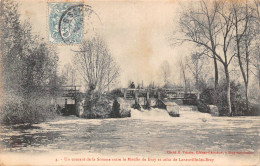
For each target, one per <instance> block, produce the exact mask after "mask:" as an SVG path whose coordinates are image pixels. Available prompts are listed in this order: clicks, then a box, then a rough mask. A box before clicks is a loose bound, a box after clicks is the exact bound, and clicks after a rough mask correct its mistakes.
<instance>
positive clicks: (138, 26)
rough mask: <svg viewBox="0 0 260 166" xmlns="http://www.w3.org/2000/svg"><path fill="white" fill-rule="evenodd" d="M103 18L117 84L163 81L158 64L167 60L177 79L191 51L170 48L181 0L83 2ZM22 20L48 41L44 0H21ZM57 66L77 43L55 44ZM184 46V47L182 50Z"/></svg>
mask: <svg viewBox="0 0 260 166" xmlns="http://www.w3.org/2000/svg"><path fill="white" fill-rule="evenodd" d="M85 3H86V4H88V5H90V6H91V7H92V9H93V10H94V11H95V12H96V13H97V15H98V16H99V18H100V19H101V21H102V32H101V33H102V34H103V36H104V39H105V41H106V42H107V45H108V47H109V49H110V51H111V54H112V56H113V57H114V58H115V60H116V61H117V63H118V64H119V66H120V73H121V75H120V85H122V86H126V85H127V84H128V82H129V81H130V80H132V81H135V82H136V83H138V82H139V83H141V82H142V80H143V82H144V84H145V85H147V84H149V83H151V82H152V81H155V83H162V77H161V76H160V74H159V66H160V65H161V63H162V62H163V61H165V60H167V61H168V62H169V63H170V65H171V69H172V76H171V79H172V80H173V81H175V82H176V80H177V79H178V77H179V75H180V74H178V73H179V72H178V71H177V70H178V67H177V66H178V64H177V62H178V60H179V59H180V57H181V56H184V55H188V54H189V53H190V52H191V49H190V48H189V47H174V48H173V47H172V46H171V45H170V43H169V37H170V35H171V34H172V32H173V30H174V28H175V27H176V26H177V21H178V9H180V2H177V1H160V2H152V1H150V2H140V1H139V2H137V1H131V2H130V1H129V2H120V1H118V2H115V1H114V2H109V1H103V2H100V1H99V2H97V1H96V2H94V1H86V2H85ZM20 13H21V16H22V19H24V20H25V19H30V22H31V24H32V28H33V32H34V33H37V34H40V36H42V37H44V38H45V40H46V41H47V39H48V38H47V35H48V19H47V18H48V6H47V2H46V1H45V0H41V1H40V0H38V1H32V0H26V1H20ZM57 48H58V53H59V58H60V61H59V66H60V68H62V66H63V65H64V64H66V63H70V62H71V60H72V57H73V52H72V51H71V49H77V48H78V46H67V45H62V46H58V47H57ZM184 48H185V49H184Z"/></svg>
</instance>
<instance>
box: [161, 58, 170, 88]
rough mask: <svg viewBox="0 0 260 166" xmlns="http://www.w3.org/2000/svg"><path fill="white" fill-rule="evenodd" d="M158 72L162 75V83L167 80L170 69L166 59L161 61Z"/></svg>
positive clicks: (165, 82)
mask: <svg viewBox="0 0 260 166" xmlns="http://www.w3.org/2000/svg"><path fill="white" fill-rule="evenodd" d="M160 74H161V75H162V76H163V82H164V85H166V84H167V83H168V82H169V77H170V76H171V69H170V65H169V62H168V61H166V60H165V61H163V63H162V64H161V66H160Z"/></svg>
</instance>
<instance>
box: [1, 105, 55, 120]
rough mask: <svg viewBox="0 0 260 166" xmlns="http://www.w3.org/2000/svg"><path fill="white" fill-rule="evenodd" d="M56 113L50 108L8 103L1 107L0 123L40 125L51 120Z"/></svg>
mask: <svg viewBox="0 0 260 166" xmlns="http://www.w3.org/2000/svg"><path fill="white" fill-rule="evenodd" d="M55 115H56V111H55V110H54V109H53V107H51V106H43V105H37V104H32V103H29V102H25V101H22V102H19V103H18V102H9V103H5V104H4V105H3V106H2V107H1V119H0V120H1V123H3V124H21V123H29V124H34V123H40V122H43V121H45V120H47V119H49V118H53V117H55Z"/></svg>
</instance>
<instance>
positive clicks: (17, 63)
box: [0, 0, 63, 123]
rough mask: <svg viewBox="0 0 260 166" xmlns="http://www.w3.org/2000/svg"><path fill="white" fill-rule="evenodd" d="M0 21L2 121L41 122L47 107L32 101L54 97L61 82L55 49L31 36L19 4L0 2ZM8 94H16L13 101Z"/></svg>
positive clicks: (37, 37) (4, 0)
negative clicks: (19, 10)
mask: <svg viewBox="0 0 260 166" xmlns="http://www.w3.org/2000/svg"><path fill="white" fill-rule="evenodd" d="M0 21H1V25H0V38H1V43H0V44H1V45H0V50H1V67H2V68H1V77H2V88H3V89H5V91H4V92H3V93H4V94H2V95H3V101H4V103H3V107H2V108H1V111H2V112H4V118H3V119H2V120H3V121H4V122H6V123H7V122H8V123H9V122H10V123H14V122H15V121H17V123H22V122H32V123H33V122H38V121H41V120H42V119H45V118H44V117H43V118H41V117H42V116H43V115H44V112H48V110H49V109H48V108H47V106H46V105H39V103H38V102H35V101H37V100H38V101H39V100H41V98H42V97H46V98H48V99H49V100H50V98H52V97H55V96H56V95H57V94H58V93H59V87H60V85H61V84H62V82H63V81H62V79H61V78H59V77H58V76H57V72H56V71H57V61H58V56H57V54H56V52H55V48H54V47H51V46H49V45H47V44H46V43H44V42H43V41H44V40H42V39H41V38H40V37H39V36H36V35H33V34H32V28H31V25H30V24H29V23H28V22H25V23H22V22H21V21H20V15H19V14H18V5H17V4H16V3H15V2H14V1H12V0H10V1H9V0H8V1H7V0H2V1H0ZM10 94H11V95H12V96H16V97H14V98H15V100H13V101H10V100H9V97H10ZM18 99H19V100H18ZM23 116H24V117H23ZM37 116H39V119H37V118H36V117H37ZM46 116H47V115H46ZM12 118H13V119H12ZM30 118H32V119H31V120H30ZM35 118H36V120H35Z"/></svg>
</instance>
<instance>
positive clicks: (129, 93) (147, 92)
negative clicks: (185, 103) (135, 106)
mask: <svg viewBox="0 0 260 166" xmlns="http://www.w3.org/2000/svg"><path fill="white" fill-rule="evenodd" d="M121 91H122V92H123V94H124V98H125V99H128V100H132V99H137V98H139V97H145V98H147V99H149V98H158V99H163V98H167V99H176V100H177V99H180V100H186V99H188V98H192V99H196V100H198V99H199V97H200V93H199V92H197V91H186V92H185V91H184V90H183V89H182V88H179V89H177V88H175V89H166V88H162V89H132V88H125V89H122V90H121Z"/></svg>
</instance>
